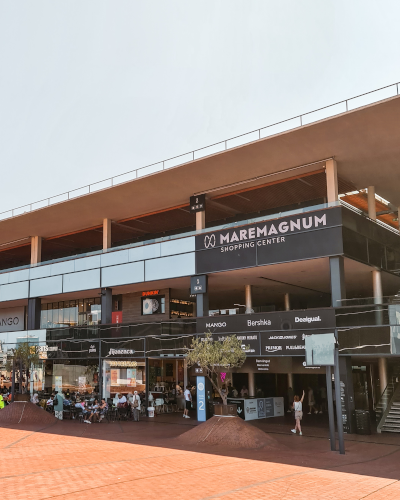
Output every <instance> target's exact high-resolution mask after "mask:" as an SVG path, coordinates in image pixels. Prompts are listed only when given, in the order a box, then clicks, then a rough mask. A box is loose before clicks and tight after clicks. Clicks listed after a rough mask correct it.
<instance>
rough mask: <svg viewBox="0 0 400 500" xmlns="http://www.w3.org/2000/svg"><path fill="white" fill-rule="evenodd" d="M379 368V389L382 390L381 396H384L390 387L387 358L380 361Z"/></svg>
mask: <svg viewBox="0 0 400 500" xmlns="http://www.w3.org/2000/svg"><path fill="white" fill-rule="evenodd" d="M378 368H379V387H380V390H381V394H383V392H384V390H385V389H386V387H387V385H388V369H387V359H386V358H379V359H378Z"/></svg>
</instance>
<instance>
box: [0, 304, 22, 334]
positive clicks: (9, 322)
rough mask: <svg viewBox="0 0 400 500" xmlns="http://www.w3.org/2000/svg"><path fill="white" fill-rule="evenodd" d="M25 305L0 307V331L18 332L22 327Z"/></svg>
mask: <svg viewBox="0 0 400 500" xmlns="http://www.w3.org/2000/svg"><path fill="white" fill-rule="evenodd" d="M24 319H25V307H24V306H22V307H9V308H7V309H0V332H19V331H21V330H23V329H24V326H25V325H24Z"/></svg>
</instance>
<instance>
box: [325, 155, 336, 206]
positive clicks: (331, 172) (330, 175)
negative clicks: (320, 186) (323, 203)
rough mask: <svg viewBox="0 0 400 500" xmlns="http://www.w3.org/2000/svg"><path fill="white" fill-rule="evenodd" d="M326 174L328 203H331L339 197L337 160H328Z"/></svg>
mask: <svg viewBox="0 0 400 500" xmlns="http://www.w3.org/2000/svg"><path fill="white" fill-rule="evenodd" d="M325 175H326V193H327V198H328V203H331V202H333V201H337V200H338V199H339V191H338V179H337V164H336V161H335V160H333V159H331V160H327V162H326V164H325Z"/></svg>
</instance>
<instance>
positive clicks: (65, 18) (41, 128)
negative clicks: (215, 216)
mask: <svg viewBox="0 0 400 500" xmlns="http://www.w3.org/2000/svg"><path fill="white" fill-rule="evenodd" d="M399 18H400V2H399V1H398V0H381V1H380V2H377V1H376V0H374V1H371V0H362V1H361V0H351V1H349V0H323V1H321V0H303V1H301V2H299V1H298V0H286V1H276V0H275V1H272V0H241V1H239V0H201V1H197V2H194V1H191V2H188V1H183V0H181V1H175V0H152V1H149V2H143V1H141V2H139V1H138V0H58V1H54V0H35V1H32V0H18V1H10V0H0V169H1V170H0V171H1V180H2V182H1V184H2V189H1V196H0V211H3V210H7V209H10V208H13V207H17V206H19V205H23V204H25V203H30V202H34V201H37V200H40V199H41V198H44V197H48V196H52V195H55V194H59V193H62V192H64V191H67V190H70V189H74V188H77V187H80V186H83V185H85V184H87V183H90V182H94V181H97V180H101V179H102V178H106V177H110V176H112V175H115V174H119V173H123V172H125V171H128V170H131V169H134V168H137V167H141V166H144V165H146V164H149V163H153V162H157V161H159V160H163V159H164V158H169V157H171V156H174V155H177V154H180V153H184V152H187V151H190V150H192V149H195V148H198V147H202V146H206V145H208V144H211V143H213V142H217V141H219V140H223V139H225V138H229V137H231V136H234V135H237V134H240V133H243V132H246V131H249V130H252V129H255V128H258V127H261V126H265V125H268V124H271V123H274V122H276V121H279V120H282V119H285V118H290V117H291V116H295V115H297V114H299V113H303V112H307V111H310V110H313V109H316V108H318V107H321V106H324V105H327V104H330V103H333V102H336V101H338V100H341V99H344V98H347V97H351V96H354V95H358V94H360V93H363V92H367V91H369V90H373V89H375V88H378V87H381V86H384V85H388V84H391V83H395V82H398V81H400V51H399V29H398V22H399V21H398V20H399Z"/></svg>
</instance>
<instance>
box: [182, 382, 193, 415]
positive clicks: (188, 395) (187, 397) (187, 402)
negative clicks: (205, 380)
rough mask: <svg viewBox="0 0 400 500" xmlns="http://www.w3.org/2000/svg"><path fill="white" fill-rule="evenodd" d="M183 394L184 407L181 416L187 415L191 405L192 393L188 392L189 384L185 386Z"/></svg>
mask: <svg viewBox="0 0 400 500" xmlns="http://www.w3.org/2000/svg"><path fill="white" fill-rule="evenodd" d="M184 396H185V409H184V410H183V418H190V417H189V410H190V409H191V407H192V394H191V392H190V385H187V386H186V391H185V392H184Z"/></svg>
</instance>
